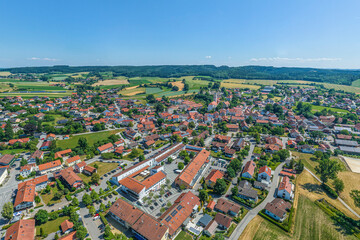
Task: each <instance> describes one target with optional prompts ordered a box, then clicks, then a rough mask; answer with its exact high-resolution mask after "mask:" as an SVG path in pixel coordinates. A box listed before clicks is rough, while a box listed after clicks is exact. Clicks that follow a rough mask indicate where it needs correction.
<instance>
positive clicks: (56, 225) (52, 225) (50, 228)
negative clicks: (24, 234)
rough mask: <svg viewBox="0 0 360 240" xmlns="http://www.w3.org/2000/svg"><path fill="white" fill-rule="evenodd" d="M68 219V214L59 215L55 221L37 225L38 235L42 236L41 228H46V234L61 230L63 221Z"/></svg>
mask: <svg viewBox="0 0 360 240" xmlns="http://www.w3.org/2000/svg"><path fill="white" fill-rule="evenodd" d="M66 219H69V217H68V216H64V217H59V218H57V219H55V220H53V221H48V222H46V223H44V224H41V225H39V226H36V235H38V236H40V228H42V229H43V230H44V234H50V233H53V232H57V231H58V230H60V225H61V223H62V222H63V221H65V220H66Z"/></svg>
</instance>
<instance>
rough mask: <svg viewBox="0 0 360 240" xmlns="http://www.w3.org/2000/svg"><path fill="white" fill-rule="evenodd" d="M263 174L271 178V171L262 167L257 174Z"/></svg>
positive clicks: (266, 167)
mask: <svg viewBox="0 0 360 240" xmlns="http://www.w3.org/2000/svg"><path fill="white" fill-rule="evenodd" d="M263 172H265V173H266V174H267V175H268V176H271V169H270V168H269V167H268V166H262V167H261V168H260V169H259V174H260V173H263Z"/></svg>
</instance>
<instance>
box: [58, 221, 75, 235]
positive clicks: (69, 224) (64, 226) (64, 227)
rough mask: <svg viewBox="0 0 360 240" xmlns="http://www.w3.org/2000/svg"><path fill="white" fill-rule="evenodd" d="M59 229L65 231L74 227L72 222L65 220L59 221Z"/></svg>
mask: <svg viewBox="0 0 360 240" xmlns="http://www.w3.org/2000/svg"><path fill="white" fill-rule="evenodd" d="M60 226H61V231H62V232H63V233H64V232H66V231H67V230H69V229H71V228H73V227H74V224H73V223H72V222H70V221H69V220H67V219H66V220H65V221H63V222H62V223H61V225H60Z"/></svg>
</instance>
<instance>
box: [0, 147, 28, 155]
mask: <svg viewBox="0 0 360 240" xmlns="http://www.w3.org/2000/svg"><path fill="white" fill-rule="evenodd" d="M23 152H29V150H28V149H23V148H19V149H6V150H1V151H0V153H1V154H12V155H14V154H19V153H23Z"/></svg>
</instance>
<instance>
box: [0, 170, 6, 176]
mask: <svg viewBox="0 0 360 240" xmlns="http://www.w3.org/2000/svg"><path fill="white" fill-rule="evenodd" d="M5 171H7V168H0V176H2V175H3V174H4V173H5Z"/></svg>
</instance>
